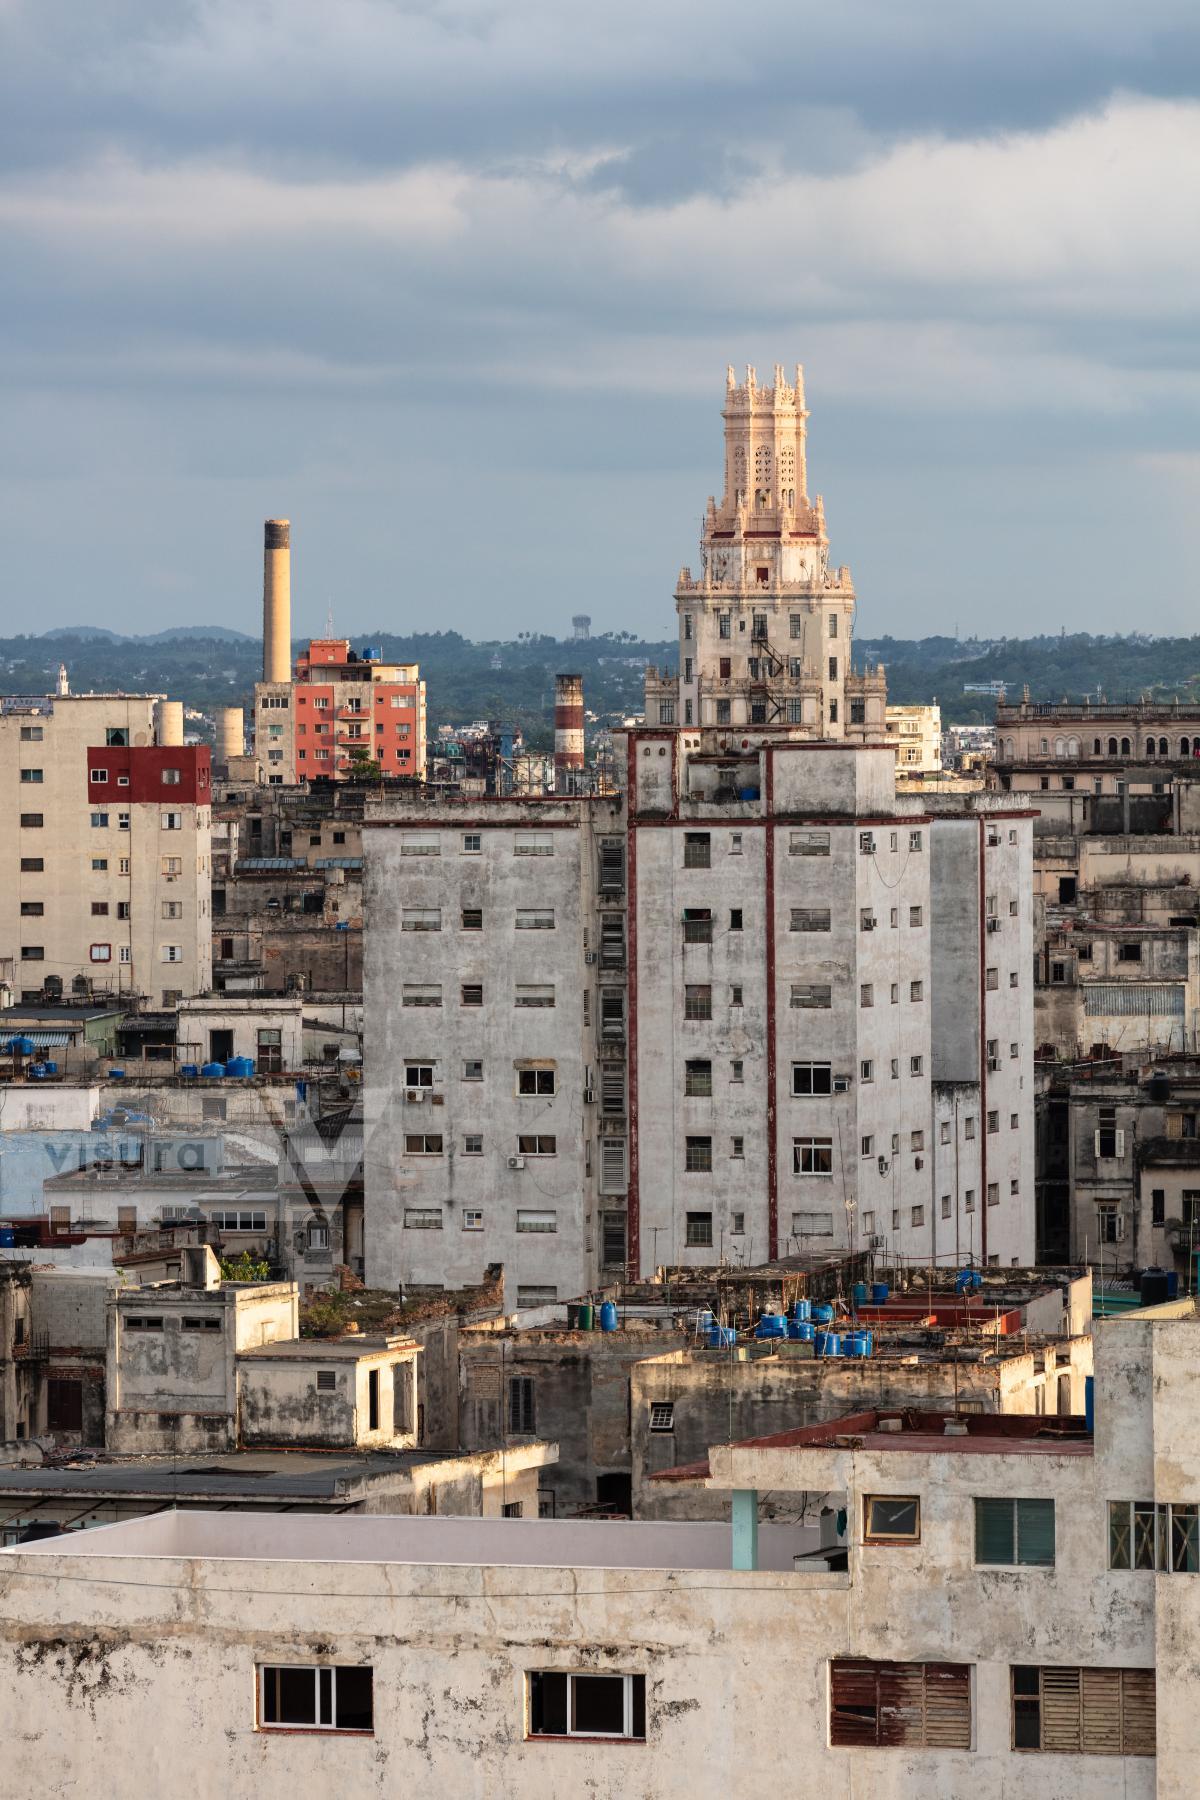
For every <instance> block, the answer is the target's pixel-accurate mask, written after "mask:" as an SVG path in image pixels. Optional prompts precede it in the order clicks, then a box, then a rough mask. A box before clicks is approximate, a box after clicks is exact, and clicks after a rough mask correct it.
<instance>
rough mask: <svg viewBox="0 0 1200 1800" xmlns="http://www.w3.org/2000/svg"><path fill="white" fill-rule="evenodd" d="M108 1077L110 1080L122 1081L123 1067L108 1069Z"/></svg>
mask: <svg viewBox="0 0 1200 1800" xmlns="http://www.w3.org/2000/svg"><path fill="white" fill-rule="evenodd" d="M108 1079H109V1080H110V1081H124V1079H125V1071H124V1069H110V1070H109V1071H108Z"/></svg>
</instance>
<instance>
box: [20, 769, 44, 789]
mask: <svg viewBox="0 0 1200 1800" xmlns="http://www.w3.org/2000/svg"><path fill="white" fill-rule="evenodd" d="M21 780H22V781H23V782H24V783H25V784H26V785H27V786H39V785H40V784H41V780H42V771H41V770H40V769H22V770H21Z"/></svg>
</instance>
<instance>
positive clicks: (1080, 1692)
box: [1012, 1664, 1155, 1756]
mask: <svg viewBox="0 0 1200 1800" xmlns="http://www.w3.org/2000/svg"><path fill="white" fill-rule="evenodd" d="M1012 1709H1013V1716H1012V1742H1013V1749H1014V1750H1045V1751H1052V1752H1058V1753H1060V1754H1061V1753H1064V1752H1066V1753H1068V1754H1069V1753H1071V1752H1074V1753H1076V1754H1083V1755H1084V1756H1153V1755H1154V1737H1155V1717H1154V1712H1155V1707H1154V1670H1153V1669H1069V1668H1051V1669H1040V1668H1035V1667H1031V1666H1030V1665H1028V1664H1018V1665H1017V1666H1016V1667H1014V1669H1013V1671H1012Z"/></svg>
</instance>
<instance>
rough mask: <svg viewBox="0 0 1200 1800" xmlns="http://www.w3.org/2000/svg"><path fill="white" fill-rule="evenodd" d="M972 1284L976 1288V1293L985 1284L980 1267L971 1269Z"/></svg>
mask: <svg viewBox="0 0 1200 1800" xmlns="http://www.w3.org/2000/svg"><path fill="white" fill-rule="evenodd" d="M971 1286H972V1287H973V1288H974V1289H975V1292H976V1293H978V1292H979V1290H980V1288H981V1287H982V1286H983V1275H982V1273H981V1272H980V1270H978V1269H972V1270H971Z"/></svg>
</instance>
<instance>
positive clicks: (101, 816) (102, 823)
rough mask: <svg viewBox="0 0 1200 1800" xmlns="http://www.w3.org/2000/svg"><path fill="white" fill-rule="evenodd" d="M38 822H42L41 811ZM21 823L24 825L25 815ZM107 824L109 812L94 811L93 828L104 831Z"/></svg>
mask: <svg viewBox="0 0 1200 1800" xmlns="http://www.w3.org/2000/svg"><path fill="white" fill-rule="evenodd" d="M37 822H38V824H39V825H40V824H41V822H42V815H41V814H40V813H38V814H37ZM21 823H22V825H24V824H25V817H24V816H22V819H21ZM107 825H108V814H107V813H106V812H94V813H93V814H92V830H93V831H103V830H105V829H106V827H107Z"/></svg>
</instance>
